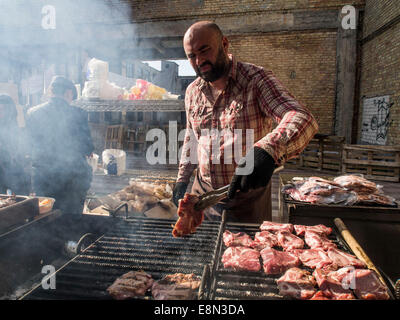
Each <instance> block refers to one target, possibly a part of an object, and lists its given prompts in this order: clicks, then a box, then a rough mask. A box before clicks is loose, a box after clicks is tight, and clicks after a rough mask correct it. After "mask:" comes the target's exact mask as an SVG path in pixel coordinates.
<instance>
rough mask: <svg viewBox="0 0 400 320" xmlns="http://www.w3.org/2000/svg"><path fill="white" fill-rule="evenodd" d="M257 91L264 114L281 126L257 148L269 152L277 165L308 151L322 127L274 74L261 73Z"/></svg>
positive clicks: (265, 137)
mask: <svg viewBox="0 0 400 320" xmlns="http://www.w3.org/2000/svg"><path fill="white" fill-rule="evenodd" d="M255 91H256V97H257V101H258V104H259V107H260V109H261V111H262V112H263V113H264V114H265V115H267V116H269V117H272V118H273V119H274V120H275V121H276V123H277V124H278V125H277V126H276V127H275V129H274V130H272V131H271V132H270V133H268V134H267V135H266V136H264V137H263V138H262V139H260V140H259V141H257V142H256V143H255V146H257V147H260V148H262V149H264V150H265V151H267V152H268V153H269V154H270V155H271V156H272V157H273V158H274V160H275V162H276V164H277V165H283V164H284V163H285V162H286V161H287V160H289V159H291V158H294V157H296V156H298V155H299V154H300V153H301V152H302V151H303V150H304V148H305V147H306V146H307V145H308V143H309V142H310V140H311V139H312V138H313V137H314V135H315V134H316V133H317V132H318V123H317V121H316V120H315V118H314V116H313V115H312V114H311V113H310V111H309V110H308V109H307V108H306V107H305V106H303V105H302V104H301V103H300V102H298V101H297V100H296V99H295V98H294V97H293V96H292V95H291V94H290V93H289V92H288V90H287V89H286V88H285V87H284V86H283V85H282V84H281V83H280V81H279V80H278V79H277V78H276V77H275V76H274V75H273V73H272V72H271V71H262V72H260V79H258V80H257V82H256V88H255Z"/></svg>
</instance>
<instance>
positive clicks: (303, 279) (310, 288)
mask: <svg viewBox="0 0 400 320" xmlns="http://www.w3.org/2000/svg"><path fill="white" fill-rule="evenodd" d="M331 233H332V229H331V228H329V227H326V226H324V225H322V224H321V225H315V226H304V225H293V224H289V223H288V224H282V223H274V222H270V221H264V222H263V223H262V225H261V226H260V232H257V233H256V234H255V236H254V239H252V238H251V237H250V236H249V235H248V234H246V233H244V232H238V233H232V232H230V231H229V230H225V232H224V234H223V241H224V244H225V246H226V247H227V248H226V249H225V251H224V253H223V256H222V263H223V265H224V268H229V269H233V270H235V271H261V270H263V271H264V272H265V273H266V274H269V275H281V277H280V278H278V279H277V280H276V283H277V286H278V289H279V293H280V294H281V295H283V296H285V297H292V298H295V299H302V300H309V299H311V300H322V299H323V300H352V299H371V300H372V299H377V300H386V299H389V295H388V292H387V288H386V286H385V285H383V284H382V283H381V282H380V280H379V278H378V277H377V275H376V273H375V272H374V271H373V270H369V269H366V265H365V263H364V262H362V261H361V260H359V259H357V258H356V257H355V256H353V255H350V254H348V253H346V252H344V251H342V250H340V249H338V248H337V246H336V244H335V243H334V242H333V241H331V240H330V239H329V235H330V234H331Z"/></svg>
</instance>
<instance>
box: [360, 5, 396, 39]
mask: <svg viewBox="0 0 400 320" xmlns="http://www.w3.org/2000/svg"><path fill="white" fill-rule="evenodd" d="M398 15H400V2H399V1H398V0H379V1H377V0H375V1H371V0H367V1H366V4H365V18H364V36H368V35H369V34H371V33H372V32H374V31H375V30H377V29H379V28H380V27H382V26H383V25H384V24H385V23H388V22H389V21H390V20H392V19H393V18H395V17H397V16H398Z"/></svg>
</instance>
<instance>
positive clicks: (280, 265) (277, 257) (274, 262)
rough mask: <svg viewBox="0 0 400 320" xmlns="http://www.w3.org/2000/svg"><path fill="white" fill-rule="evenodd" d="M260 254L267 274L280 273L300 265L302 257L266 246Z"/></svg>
mask: <svg viewBox="0 0 400 320" xmlns="http://www.w3.org/2000/svg"><path fill="white" fill-rule="evenodd" d="M260 254H261V257H262V259H263V268H264V272H265V273H266V274H280V273H283V272H285V271H286V270H288V269H290V268H293V267H298V266H299V265H300V259H299V258H297V257H296V256H295V255H294V254H291V253H289V252H284V251H278V250H275V249H272V248H265V249H263V250H261V252H260Z"/></svg>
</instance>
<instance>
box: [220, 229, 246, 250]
mask: <svg viewBox="0 0 400 320" xmlns="http://www.w3.org/2000/svg"><path fill="white" fill-rule="evenodd" d="M223 240H224V244H225V245H226V246H227V247H237V246H240V247H250V246H251V245H252V243H253V240H252V239H251V238H250V236H249V235H248V234H247V233H244V232H238V233H232V232H230V231H229V230H225V232H224V234H223Z"/></svg>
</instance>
